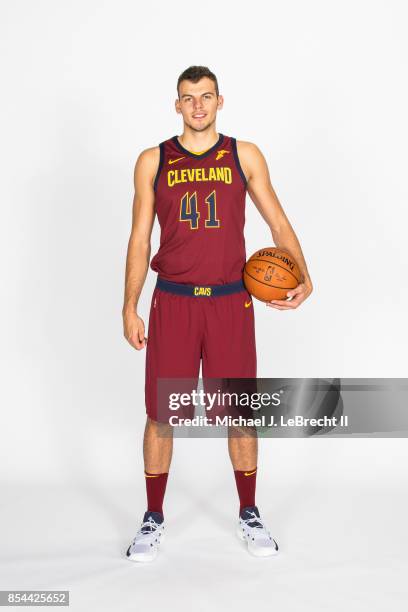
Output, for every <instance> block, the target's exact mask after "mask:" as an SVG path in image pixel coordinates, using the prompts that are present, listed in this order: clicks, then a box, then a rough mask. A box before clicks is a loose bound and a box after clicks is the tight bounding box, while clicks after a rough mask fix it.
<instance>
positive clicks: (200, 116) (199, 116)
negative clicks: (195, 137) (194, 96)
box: [193, 113, 205, 119]
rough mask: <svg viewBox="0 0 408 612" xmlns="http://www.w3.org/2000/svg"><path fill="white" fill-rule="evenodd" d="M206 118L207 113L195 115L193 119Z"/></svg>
mask: <svg viewBox="0 0 408 612" xmlns="http://www.w3.org/2000/svg"><path fill="white" fill-rule="evenodd" d="M204 117H205V113H197V114H196V115H193V119H204Z"/></svg>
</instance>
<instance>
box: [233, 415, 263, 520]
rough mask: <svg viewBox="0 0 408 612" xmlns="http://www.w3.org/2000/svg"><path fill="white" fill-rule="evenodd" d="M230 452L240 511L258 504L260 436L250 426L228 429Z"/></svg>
mask: <svg viewBox="0 0 408 612" xmlns="http://www.w3.org/2000/svg"><path fill="white" fill-rule="evenodd" d="M228 452H229V456H230V459H231V463H232V467H233V469H234V475H235V482H236V485H237V491H238V496H239V502H240V507H239V512H240V513H241V512H242V510H243V509H244V508H247V507H253V506H256V503H255V489H256V473H257V465H258V437H257V435H256V429H251V428H250V427H243V428H240V429H238V428H235V427H229V429H228Z"/></svg>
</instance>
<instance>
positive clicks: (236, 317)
mask: <svg viewBox="0 0 408 612" xmlns="http://www.w3.org/2000/svg"><path fill="white" fill-rule="evenodd" d="M177 93H178V98H177V99H176V101H175V107H176V112H177V113H178V114H180V115H182V118H183V124H184V129H183V134H182V135H181V136H179V137H177V136H174V137H172V138H169V139H168V140H165V141H163V142H162V143H160V145H159V146H158V147H152V148H150V149H146V150H144V151H143V152H142V153H141V154H140V155H139V157H138V159H137V162H136V166H135V172H134V185H135V196H134V202H133V224H132V232H131V236H130V240H129V246H128V253H127V262H126V286H125V300H124V306H123V319H124V334H125V337H126V339H127V340H128V342H129V343H130V344H131V345H132V346H133V347H134V348H135V349H136V350H141V349H143V348H144V347H146V372H145V374H146V379H145V398H146V412H147V422H146V428H145V434H144V446H143V450H144V465H145V480H146V490H147V510H146V512H145V515H144V517H143V521H142V525H141V527H140V529H139V531H138V533H137V535H136V537H135V538H134V539H133V541H132V543H131V544H130V546H129V548H128V550H127V557H128V558H129V559H130V560H133V561H149V560H152V559H154V558H155V556H156V554H157V550H158V547H159V545H160V542H161V541H162V539H163V534H164V516H163V498H164V493H165V489H166V483H167V476H168V472H169V468H170V462H171V457H172V449H173V438H172V435H171V434H172V427H171V426H170V425H169V424H168V423H165V422H160V416H159V414H158V406H157V378H177V377H178V378H191V379H195V378H197V377H198V374H199V368H200V360H201V359H202V369H203V377H213V378H217V377H231V378H241V377H242V378H256V348H255V327H254V313H253V306H252V303H251V298H250V295H249V293H248V292H247V291H246V289H245V287H244V285H243V283H242V271H243V268H244V265H245V262H246V253H245V242H244V235H243V229H244V222H245V215H244V211H245V197H246V193H247V192H248V194H249V195H250V197H251V199H252V201H253V202H254V204H255V205H256V207H257V208H258V210H259V212H260V214H261V215H262V217H263V218H264V220H265V221H266V223H267V224H268V226H269V227H270V230H271V233H272V239H273V241H274V243H275V245H276V246H277V247H280V248H283V249H287V250H288V251H289V252H290V253H292V255H293V257H294V258H295V259H296V261H297V263H298V265H299V267H300V269H301V272H302V279H301V281H302V282H301V284H299V285H298V287H296V288H295V289H293V290H292V291H289V292H288V297H289V301H286V300H276V301H273V302H270V303H268V304H267V306H270V307H271V308H277V309H279V310H289V309H293V308H297V307H298V306H299V305H300V304H301V303H302V302H303V301H304V300H305V299H306V298H307V297H308V296H309V295H310V293H311V291H312V283H311V280H310V277H309V274H308V271H307V266H306V262H305V260H304V257H303V254H302V251H301V247H300V244H299V242H298V240H297V237H296V235H295V233H294V231H293V229H292V227H291V225H290V223H289V221H288V219H287V217H286V215H285V213H284V211H283V209H282V207H281V205H280V202H279V200H278V198H277V196H276V194H275V192H274V189H273V187H272V185H271V182H270V178H269V171H268V167H267V164H266V162H265V158H264V156H263V155H262V153H261V151H260V150H259V148H258V147H257V146H256V145H255V144H252V143H250V142H242V141H237V140H236V139H235V138H233V137H230V136H225V135H223V134H221V133H217V132H216V127H215V124H216V118H217V112H218V111H219V110H220V109H222V107H223V102H224V100H223V97H222V96H221V95H219V91H218V83H217V79H216V77H215V75H214V74H213V73H212V72H211V71H210V70H209V69H208V68H206V67H204V66H191V67H190V68H188V69H187V70H185V71H184V72H183V73H182V74H181V75H180V77H179V79H178V83H177ZM156 213H157V216H158V219H159V222H160V227H161V239H160V248H159V250H158V252H157V253H156V254H155V256H154V257H153V259H152V262H151V264H150V267H151V268H152V270H154V271H156V272H157V273H158V277H157V284H156V287H155V289H154V292H153V296H152V301H151V307H150V316H149V329H148V336H147V337H146V336H145V326H144V323H143V321H142V319H141V318H140V317H139V315H138V314H137V304H138V300H139V296H140V293H141V291H142V287H143V284H144V281H145V278H146V275H147V271H148V268H149V261H150V251H151V247H150V237H151V232H152V227H153V222H154V217H155V214H156ZM203 286H205V287H207V288H211V289H210V295H208V294H206V293H205V292H204V294H203V293H199V295H197V291H196V289H197V287H203ZM228 449H229V455H230V458H231V462H232V466H233V469H234V475H235V479H236V486H237V490H238V495H239V500H240V506H239V520H238V535H239V537H241V538H242V539H243V540H245V541H246V542H247V544H248V550H249V552H251V553H252V554H254V555H256V556H270V555H272V554H275V553H276V552H277V550H278V546H277V544H276V542H275V540H273V538H272V537H271V535H270V533H269V531H268V530H267V528H266V527H265V524H264V522H263V520H262V518H261V516H260V513H259V511H258V508H257V506H256V504H255V484H256V473H257V452H258V448H257V437H256V435H255V436H254V435H244V436H236V435H229V437H228Z"/></svg>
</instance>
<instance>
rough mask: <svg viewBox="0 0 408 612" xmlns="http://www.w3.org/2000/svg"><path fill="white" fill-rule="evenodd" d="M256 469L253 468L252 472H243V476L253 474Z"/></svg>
mask: <svg viewBox="0 0 408 612" xmlns="http://www.w3.org/2000/svg"><path fill="white" fill-rule="evenodd" d="M255 472H256V470H254V471H253V472H244V476H252V474H255Z"/></svg>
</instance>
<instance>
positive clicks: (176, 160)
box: [169, 155, 185, 165]
mask: <svg viewBox="0 0 408 612" xmlns="http://www.w3.org/2000/svg"><path fill="white" fill-rule="evenodd" d="M184 157H185V155H184V156H183V157H178V158H177V159H169V164H170V165H171V164H175V163H176V162H178V161H180V159H184Z"/></svg>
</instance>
